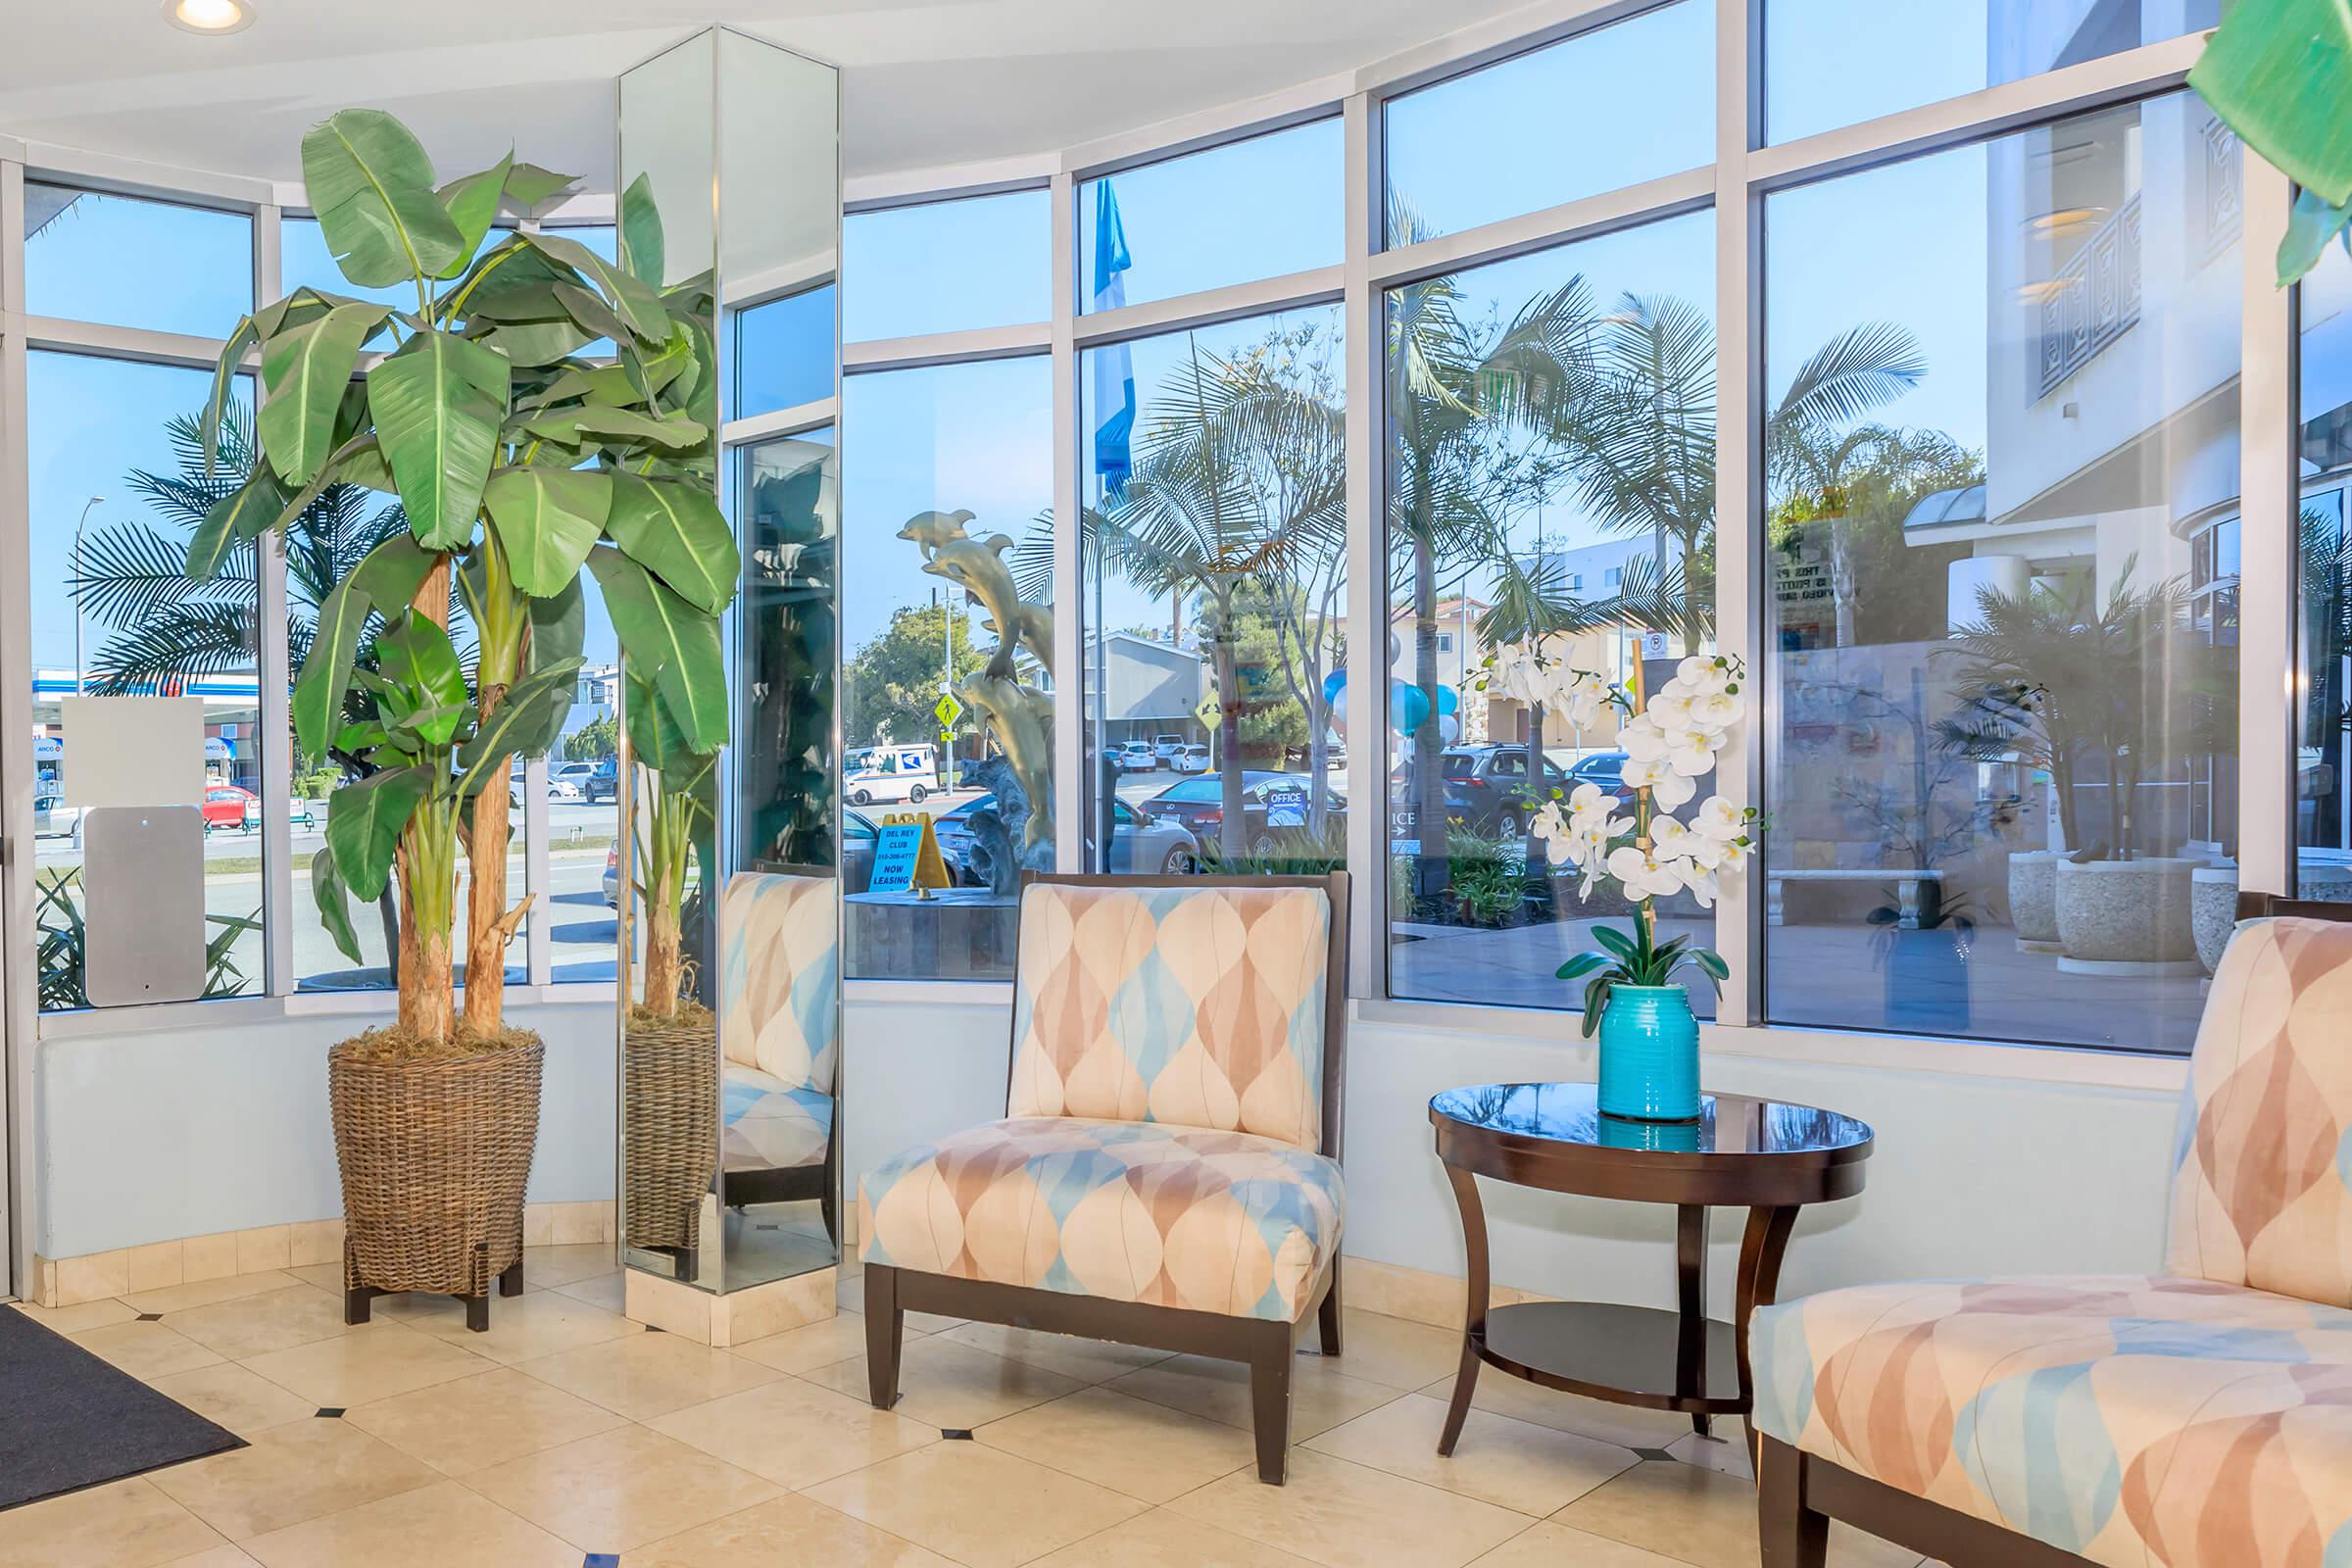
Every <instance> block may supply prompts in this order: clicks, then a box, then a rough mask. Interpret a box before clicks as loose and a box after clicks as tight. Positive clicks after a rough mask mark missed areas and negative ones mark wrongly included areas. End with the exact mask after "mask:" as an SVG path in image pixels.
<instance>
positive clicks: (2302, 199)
mask: <svg viewBox="0 0 2352 1568" xmlns="http://www.w3.org/2000/svg"><path fill="white" fill-rule="evenodd" d="M2347 223H2352V207H2330V206H2328V205H2327V202H2326V201H2324V200H2322V199H2321V197H2320V193H2319V192H2318V191H2313V190H2300V191H2297V192H2295V208H2294V212H2293V214H2292V216H2291V217H2289V218H2288V220H2287V224H2286V237H2285V238H2284V239H2281V240H2280V241H2279V242H2278V286H2279V287H2280V288H2284V287H2286V286H2287V285H2288V284H2289V283H2292V282H2295V281H2297V280H2298V279H2300V278H2301V277H2302V276H2303V274H2304V273H2306V272H2308V271H2310V270H2312V269H2313V268H2315V267H2317V266H2319V265H2320V258H2321V257H2322V256H2325V255H2326V254H2327V242H2328V241H2329V240H2331V239H2336V238H2339V237H2342V238H2344V239H2345V243H2346V245H2347V246H2352V236H2346V235H2345V225H2346V224H2347Z"/></svg>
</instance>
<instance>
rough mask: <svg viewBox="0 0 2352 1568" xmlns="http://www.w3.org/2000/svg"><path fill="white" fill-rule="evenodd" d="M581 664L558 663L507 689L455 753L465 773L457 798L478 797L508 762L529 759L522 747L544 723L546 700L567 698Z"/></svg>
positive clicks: (460, 779)
mask: <svg viewBox="0 0 2352 1568" xmlns="http://www.w3.org/2000/svg"><path fill="white" fill-rule="evenodd" d="M580 663H581V662H580V661H579V660H577V659H564V660H559V661H558V662H555V663H552V664H548V665H546V666H544V667H542V668H539V669H534V670H532V671H531V672H530V673H529V674H528V675H525V676H523V677H522V679H520V680H518V681H516V682H515V684H514V685H513V686H511V687H509V688H508V689H507V695H506V699H505V701H503V702H501V703H500V704H499V705H498V708H497V710H496V711H493V712H492V713H491V715H490V717H489V720H488V722H486V723H484V724H483V725H482V727H481V730H480V732H479V733H477V734H476V735H475V736H474V737H473V738H472V739H471V740H469V741H467V742H466V744H465V745H464V746H462V747H460V748H459V749H458V761H459V763H460V765H461V766H463V767H464V769H465V771H464V772H463V773H461V774H460V775H459V777H458V793H459V795H461V796H473V795H478V794H480V793H481V792H482V790H483V789H484V788H486V787H487V786H489V785H491V784H494V783H496V782H498V780H499V779H500V778H502V777H504V776H505V774H506V772H507V770H508V769H507V760H508V759H509V758H512V757H517V756H526V755H532V754H530V753H528V752H526V750H525V748H524V745H523V743H524V741H525V740H527V739H528V738H530V737H531V736H532V735H533V734H534V733H535V731H536V730H537V728H538V726H539V725H540V724H541V723H542V722H543V721H544V713H545V700H546V698H547V697H548V695H549V694H550V693H551V692H562V693H564V694H566V695H568V694H569V693H570V692H571V690H572V689H573V687H574V686H575V685H576V684H577V683H578V680H579V673H580Z"/></svg>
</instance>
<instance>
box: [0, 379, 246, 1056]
mask: <svg viewBox="0 0 2352 1568" xmlns="http://www.w3.org/2000/svg"><path fill="white" fill-rule="evenodd" d="M25 375H26V391H27V397H26V414H27V419H28V425H29V430H28V434H29V436H30V443H29V450H28V454H27V456H28V460H29V461H28V463H27V468H28V471H29V474H30V478H31V489H30V496H29V499H30V517H31V522H32V528H31V539H30V544H31V578H30V580H31V583H32V595H31V605H30V613H31V626H30V634H31V648H32V663H33V670H32V681H33V713H32V717H33V738H32V746H33V758H34V767H35V781H34V787H33V833H34V839H33V846H32V850H33V867H34V870H33V877H34V888H35V909H34V925H35V929H34V931H33V932H32V933H30V940H31V941H33V942H34V943H35V945H36V955H37V957H36V970H37V976H38V982H39V990H40V1005H41V1007H42V1009H43V1010H45V1011H54V1010H58V1009H62V1008H73V1007H80V1006H86V1005H88V1000H89V999H88V995H87V992H86V990H85V979H86V972H85V970H84V967H83V958H84V956H85V953H86V951H87V940H86V939H87V927H86V924H85V921H84V918H83V917H84V913H85V900H84V896H83V862H82V850H83V844H84V836H83V829H84V825H85V824H84V821H83V815H84V812H85V810H86V809H90V807H89V802H90V800H91V799H92V796H91V794H90V793H89V792H91V791H93V790H95V789H97V788H99V787H100V786H101V784H102V783H103V782H104V781H101V780H99V779H97V778H95V777H94V776H91V775H88V774H85V775H84V776H83V777H80V778H76V776H75V774H74V762H75V749H74V735H73V727H72V724H71V722H70V718H71V711H70V710H69V708H68V707H67V704H68V703H69V702H70V701H71V700H72V699H73V698H75V697H77V696H89V697H115V696H121V697H180V698H195V699H198V700H199V701H200V702H201V703H202V704H203V718H202V722H203V731H204V739H203V742H202V744H203V748H204V759H203V783H202V786H201V789H202V796H201V799H200V800H195V801H190V800H187V799H185V798H184V797H182V796H181V795H179V794H177V793H173V794H172V795H170V796H168V797H159V798H158V799H157V800H156V801H154V802H153V803H152V804H155V805H172V806H181V805H194V806H197V807H198V808H199V809H200V810H201V812H202V815H203V823H204V896H205V898H204V903H205V912H204V922H205V923H204V929H203V931H202V933H201V940H202V941H203V942H204V943H205V944H206V948H207V959H208V961H207V965H206V967H207V975H206V982H205V995H207V996H215V997H221V996H239V995H254V994H258V993H259V992H260V991H261V990H262V983H263V975H262V965H263V951H264V944H263V938H262V907H263V897H262V887H263V877H264V873H265V867H264V864H263V856H262V834H261V788H262V747H263V738H262V735H261V731H260V718H261V711H260V691H261V688H260V685H259V680H260V658H259V652H258V648H257V643H256V631H255V628H256V626H257V624H258V621H257V611H258V608H259V607H258V597H259V592H260V585H259V578H258V566H257V564H256V558H255V554H254V551H253V549H252V548H251V547H250V546H248V547H246V548H245V549H243V550H240V551H236V552H233V553H232V554H231V555H230V557H229V559H228V561H227V563H226V564H225V565H224V567H223V569H222V571H221V575H220V576H219V577H218V578H217V579H215V580H214V581H213V582H212V583H210V584H205V585H197V584H193V583H191V582H189V581H188V579H187V578H186V577H184V576H182V575H181V574H180V573H181V564H182V562H183V561H184V559H185V555H186V551H187V545H188V539H189V536H190V535H191V534H192V533H193V532H194V531H195V528H196V525H197V524H198V523H199V522H200V521H202V520H203V516H204V513H205V510H206V508H207V507H208V506H209V505H210V503H211V501H212V499H213V498H214V497H215V496H217V495H219V494H221V493H224V492H225V490H226V489H228V488H230V487H233V485H234V484H235V483H236V482H237V481H236V479H235V478H234V477H233V475H234V474H235V473H237V472H238V471H239V470H242V469H243V468H245V467H246V466H247V465H248V464H249V463H250V461H251V453H252V450H253V447H252V422H251V419H250V417H248V416H247V415H246V413H245V412H244V409H242V408H240V409H239V410H238V411H237V412H236V414H235V416H234V417H232V418H230V419H229V420H228V427H227V430H226V432H225V434H224V436H223V439H222V442H221V457H222V459H223V461H224V462H225V463H226V465H227V468H226V470H225V471H224V472H223V473H222V474H221V476H220V477H217V478H215V479H211V480H207V479H206V478H205V476H204V449H203V439H202V432H201V428H200V425H199V417H200V416H201V415H202V413H203V410H204V405H205V400H206V398H207V397H208V396H209V394H210V391H211V381H212V377H211V376H210V375H209V374H208V373H206V372H205V371H202V370H189V369H179V368H171V367H165V366H153V365H135V364H131V363H128V362H125V361H119V360H101V359H91V358H84V357H81V356H77V355H70V354H54V353H43V352H36V353H33V354H29V355H27V356H26V357H25ZM248 396H249V394H248ZM246 407H248V408H249V407H250V403H248V404H247V405H246ZM185 761H186V760H185V759H174V760H173V762H174V764H175V765H174V766H173V767H172V769H171V770H170V777H171V778H172V788H173V789H174V790H175V791H176V789H177V787H178V783H179V781H180V780H182V779H183V778H185V777H186V776H187V775H188V774H189V772H190V771H191V770H190V769H187V768H185V767H183V766H180V765H176V764H179V763H184V762H185ZM162 775H163V770H162V769H160V768H159V776H162ZM114 782H115V783H116V784H117V785H118V786H119V784H120V782H121V781H114ZM104 799H111V801H112V802H113V803H114V804H141V805H144V804H149V803H147V802H144V801H135V802H125V801H123V800H122V799H121V796H120V794H116V795H114V796H112V797H108V798H102V800H104ZM97 914H98V917H99V918H104V917H105V911H104V910H99V911H97ZM12 935H13V934H12ZM19 939H20V940H23V939H24V938H23V937H22V936H20V937H19ZM188 939H189V941H190V942H195V941H197V940H198V939H199V933H197V932H193V931H191V932H189V933H188Z"/></svg>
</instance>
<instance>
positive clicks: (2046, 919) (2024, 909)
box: [2009, 850, 2066, 953]
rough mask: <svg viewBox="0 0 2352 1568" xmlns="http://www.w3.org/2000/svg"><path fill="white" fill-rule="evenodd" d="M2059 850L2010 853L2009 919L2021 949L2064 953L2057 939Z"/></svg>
mask: <svg viewBox="0 0 2352 1568" xmlns="http://www.w3.org/2000/svg"><path fill="white" fill-rule="evenodd" d="M2065 858H2066V857H2065V856H2064V855H2063V854H2061V853H2059V852H2058V851H2056V850H2021V851H2019V852H2017V853H2016V854H2014V855H2012V856H2010V857H2009V923H2010V925H2012V926H2013V927H2015V928H2016V931H2017V946H2018V951H2019V952H2021V953H2063V952H2065V951H2066V950H2065V948H2064V947H2063V946H2062V945H2061V944H2060V943H2059V940H2058V862H2059V861H2061V860H2063V859H2065Z"/></svg>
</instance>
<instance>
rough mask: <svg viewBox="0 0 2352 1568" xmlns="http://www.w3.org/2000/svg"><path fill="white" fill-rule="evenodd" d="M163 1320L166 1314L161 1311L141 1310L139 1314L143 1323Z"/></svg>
mask: <svg viewBox="0 0 2352 1568" xmlns="http://www.w3.org/2000/svg"><path fill="white" fill-rule="evenodd" d="M163 1320H164V1314H163V1313H161V1312H141V1313H140V1314H139V1321H140V1322H142V1323H161V1322H162V1321H163Z"/></svg>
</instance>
